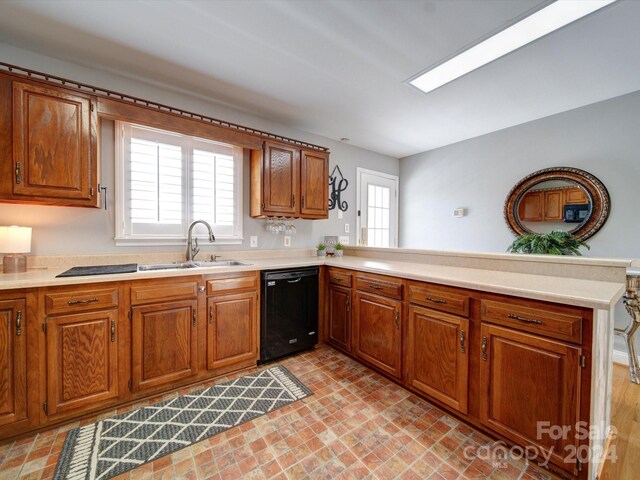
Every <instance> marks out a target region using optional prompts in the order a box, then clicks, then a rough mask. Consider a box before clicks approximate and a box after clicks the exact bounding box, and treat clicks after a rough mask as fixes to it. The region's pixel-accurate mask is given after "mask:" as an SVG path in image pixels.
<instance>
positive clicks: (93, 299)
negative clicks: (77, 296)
mask: <svg viewBox="0 0 640 480" xmlns="http://www.w3.org/2000/svg"><path fill="white" fill-rule="evenodd" d="M97 301H98V299H97V298H87V299H86V300H69V301H68V302H67V305H79V304H82V303H93V302H97Z"/></svg>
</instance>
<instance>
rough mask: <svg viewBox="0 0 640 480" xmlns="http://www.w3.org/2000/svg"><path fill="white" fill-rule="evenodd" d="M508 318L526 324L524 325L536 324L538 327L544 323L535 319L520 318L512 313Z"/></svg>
mask: <svg viewBox="0 0 640 480" xmlns="http://www.w3.org/2000/svg"><path fill="white" fill-rule="evenodd" d="M507 317H509V318H513V319H514V320H518V321H520V322H524V323H534V324H536V325H542V321H541V320H536V319H535V318H524V317H520V316H518V315H516V314H514V313H510V314H509V315H507Z"/></svg>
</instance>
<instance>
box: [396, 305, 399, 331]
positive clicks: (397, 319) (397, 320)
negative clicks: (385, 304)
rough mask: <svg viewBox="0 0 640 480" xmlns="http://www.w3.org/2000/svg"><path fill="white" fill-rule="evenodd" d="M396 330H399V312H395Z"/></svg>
mask: <svg viewBox="0 0 640 480" xmlns="http://www.w3.org/2000/svg"><path fill="white" fill-rule="evenodd" d="M396 330H400V312H399V311H398V310H396Z"/></svg>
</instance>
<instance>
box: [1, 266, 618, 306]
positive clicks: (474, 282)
mask: <svg viewBox="0 0 640 480" xmlns="http://www.w3.org/2000/svg"><path fill="white" fill-rule="evenodd" d="M246 261H247V262H249V263H251V265H249V266H236V267H212V268H198V269H180V270H178V269H176V270H156V271H146V272H137V273H124V274H115V275H91V276H83V277H64V278H56V275H58V274H60V273H62V272H63V271H65V270H67V268H66V267H65V268H34V269H29V270H28V271H27V272H26V273H16V274H0V290H11V289H20V288H36V287H46V286H60V285H86V284H91V283H102V282H116V281H123V280H141V279H149V278H166V277H170V276H171V277H181V276H193V275H212V274H215V273H226V272H232V271H254V270H270V269H277V268H290V267H303V266H313V265H332V266H336V267H342V268H350V269H355V270H360V271H364V272H371V273H379V274H385V275H391V276H396V277H401V278H408V279H412V280H423V281H428V282H433V283H439V284H443V285H449V286H454V287H463V288H469V289H473V290H480V291H485V292H492V293H501V294H505V295H513V296H518V297H523V298H530V299H535V300H543V301H549V302H557V303H563V304H567V305H576V306H582V307H588V308H595V309H607V310H608V309H609V308H610V307H611V306H612V305H613V304H615V303H616V302H617V301H618V300H619V299H620V298H621V296H622V294H623V293H624V284H622V283H617V282H601V281H594V280H583V279H575V278H565V277H553V276H545V275H533V274H526V273H513V272H504V271H495V270H488V269H478V268H465V267H452V266H445V265H433V264H425V263H410V262H400V261H392V260H386V259H384V260H383V259H373V258H366V257H355V256H349V255H347V256H345V257H343V258H324V257H310V256H305V257H292V258H286V257H280V258H265V259H260V258H252V259H247V260H246ZM105 263H107V262H105ZM141 263H142V262H141Z"/></svg>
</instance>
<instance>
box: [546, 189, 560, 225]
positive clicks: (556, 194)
mask: <svg viewBox="0 0 640 480" xmlns="http://www.w3.org/2000/svg"><path fill="white" fill-rule="evenodd" d="M563 218H564V191H563V190H560V189H558V190H548V191H545V192H544V221H545V222H552V221H556V222H561V221H562V219H563Z"/></svg>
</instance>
